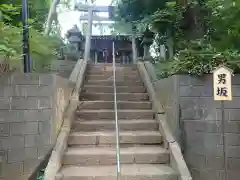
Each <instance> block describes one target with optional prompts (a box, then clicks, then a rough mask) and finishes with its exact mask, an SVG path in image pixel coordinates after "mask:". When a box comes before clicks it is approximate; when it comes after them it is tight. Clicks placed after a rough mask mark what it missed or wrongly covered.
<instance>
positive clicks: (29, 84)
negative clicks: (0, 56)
mask: <svg viewBox="0 0 240 180" xmlns="http://www.w3.org/2000/svg"><path fill="white" fill-rule="evenodd" d="M56 92H57V93H56ZM70 93H71V88H70V86H69V84H68V82H67V81H66V80H64V79H63V78H60V77H58V76H56V75H53V74H21V73H15V74H4V75H2V76H0V179H1V180H15V179H16V180H26V179H28V177H29V175H31V174H32V173H33V172H34V171H35V169H36V168H37V166H38V165H39V164H40V163H41V162H42V161H43V160H44V158H45V156H46V155H47V154H48V152H49V151H50V150H51V148H52V147H53V145H54V143H55V140H56V137H57V135H58V132H59V129H60V127H61V124H62V119H63V118H62V115H63V112H64V108H65V106H66V105H67V104H68V98H69V96H70Z"/></svg>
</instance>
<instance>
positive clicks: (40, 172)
mask: <svg viewBox="0 0 240 180" xmlns="http://www.w3.org/2000/svg"><path fill="white" fill-rule="evenodd" d="M44 171H45V169H42V170H40V171H39V172H38V175H37V180H43V175H44Z"/></svg>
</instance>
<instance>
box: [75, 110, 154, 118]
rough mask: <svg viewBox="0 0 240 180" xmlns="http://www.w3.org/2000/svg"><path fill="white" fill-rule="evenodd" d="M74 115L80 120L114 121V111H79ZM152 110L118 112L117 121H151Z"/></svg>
mask: <svg viewBox="0 0 240 180" xmlns="http://www.w3.org/2000/svg"><path fill="white" fill-rule="evenodd" d="M76 115H77V117H78V118H80V119H86V120H87V119H115V111H114V110H79V111H76ZM154 115H155V113H154V111H153V110H135V109H130V110H118V119H153V118H154Z"/></svg>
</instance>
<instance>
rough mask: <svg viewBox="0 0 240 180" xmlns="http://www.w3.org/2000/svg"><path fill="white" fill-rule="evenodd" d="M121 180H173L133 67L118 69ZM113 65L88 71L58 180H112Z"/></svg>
mask: <svg viewBox="0 0 240 180" xmlns="http://www.w3.org/2000/svg"><path fill="white" fill-rule="evenodd" d="M116 81H117V82H116V84H117V100H118V118H119V127H120V154H121V155H120V159H121V179H124V180H150V179H151V180H177V179H178V174H177V173H176V172H175V171H174V170H173V169H172V167H170V165H169V162H170V154H169V152H168V150H166V149H165V148H164V147H163V144H162V143H163V140H162V136H161V133H160V132H159V130H158V122H157V121H156V120H155V119H154V116H155V113H154V111H153V110H152V103H151V102H150V101H149V97H148V93H147V92H146V89H145V87H144V84H143V81H142V80H141V77H140V75H139V73H138V70H137V67H136V66H135V65H131V66H130V65H128V66H117V68H116ZM114 118H115V115H114V94H113V81H112V68H111V65H89V66H88V68H87V71H86V78H85V82H84V85H83V91H82V92H81V96H80V102H79V106H78V109H77V111H76V118H75V121H74V122H73V125H72V129H71V133H70V135H69V138H68V147H67V150H66V152H65V153H64V155H63V159H62V167H61V169H60V171H59V172H58V174H57V176H56V177H57V178H56V179H57V180H92V179H94V180H116V170H117V167H116V144H115V142H116V137H115V119H114Z"/></svg>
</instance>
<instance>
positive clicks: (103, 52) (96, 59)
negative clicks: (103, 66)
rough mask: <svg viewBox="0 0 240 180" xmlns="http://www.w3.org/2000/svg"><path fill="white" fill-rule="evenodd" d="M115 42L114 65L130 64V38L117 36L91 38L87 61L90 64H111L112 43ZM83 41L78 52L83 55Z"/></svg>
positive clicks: (131, 61)
mask: <svg viewBox="0 0 240 180" xmlns="http://www.w3.org/2000/svg"><path fill="white" fill-rule="evenodd" d="M113 41H114V42H115V57H116V63H119V64H132V63H133V58H132V44H131V37H128V36H124V35H119V36H112V35H105V36H102V35H101V36H91V47H90V48H91V49H90V58H89V60H90V61H91V62H92V63H95V64H97V63H112V61H113V57H112V43H113ZM84 44H85V41H84V40H83V41H82V42H81V46H80V47H81V48H80V51H81V52H82V53H84V48H85V47H84Z"/></svg>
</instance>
